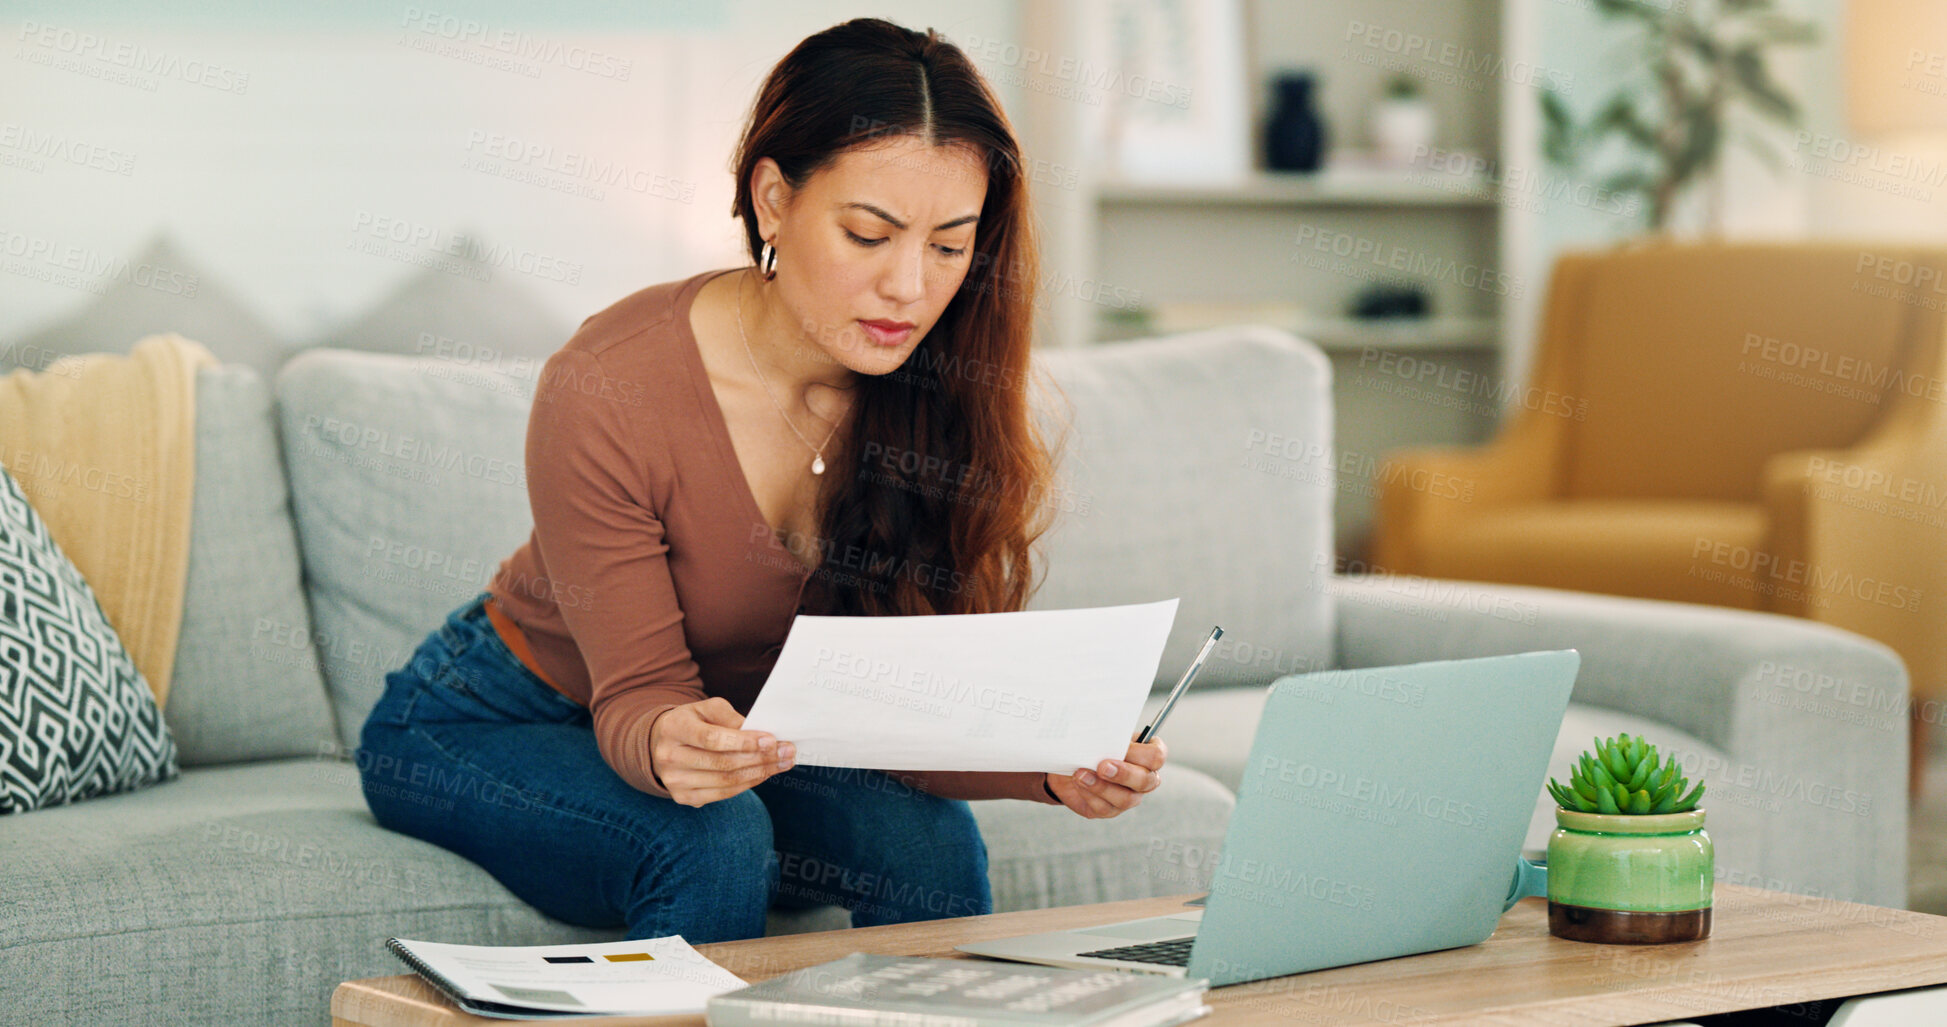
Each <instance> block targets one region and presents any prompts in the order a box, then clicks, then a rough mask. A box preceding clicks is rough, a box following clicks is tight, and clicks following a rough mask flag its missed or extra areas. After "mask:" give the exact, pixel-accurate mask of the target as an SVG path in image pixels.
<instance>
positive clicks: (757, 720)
mask: <svg viewBox="0 0 1947 1027" xmlns="http://www.w3.org/2000/svg"><path fill="white" fill-rule="evenodd" d="M1176 604H1177V601H1176V600H1175V599H1166V600H1162V601H1160V602H1154V603H1138V604H1134V605H1130V606H1099V607H1090V608H1085V609H1079V610H1035V611H1024V612H1019V613H967V614H943V615H939V616H914V617H811V616H803V615H800V616H799V617H797V618H796V619H795V620H793V621H792V622H791V632H790V634H789V635H787V636H785V639H784V648H783V651H781V652H780V653H778V657H777V663H776V664H775V665H774V666H772V668H771V675H770V677H769V678H767V679H765V682H764V688H763V690H762V691H761V692H759V693H758V695H757V701H756V702H755V703H753V704H752V706H751V709H750V714H749V716H747V717H746V718H745V719H744V724H743V727H744V730H746V731H767V732H770V733H771V734H772V735H774V736H775V737H776V738H777V739H778V740H779V741H786V742H791V743H792V744H794V745H796V746H797V750H798V753H797V762H799V763H803V764H808V765H814V766H827V767H869V768H874V769H878V770H988V771H1021V770H1043V771H1049V772H1052V773H1056V774H1071V773H1074V771H1075V769H1076V768H1077V767H1092V766H1094V765H1095V764H1097V763H1099V762H1101V761H1102V760H1103V759H1121V758H1123V757H1124V756H1126V755H1127V754H1128V752H1129V741H1130V739H1131V738H1132V737H1134V735H1135V733H1136V729H1137V727H1138V726H1139V725H1138V724H1137V720H1138V718H1140V717H1141V716H1142V704H1143V700H1144V699H1145V698H1146V697H1147V696H1148V695H1149V690H1150V686H1151V684H1152V683H1153V682H1154V681H1155V679H1156V671H1157V665H1158V663H1159V662H1160V661H1161V660H1162V658H1163V643H1164V642H1165V641H1166V640H1167V639H1168V638H1169V633H1170V625H1171V624H1173V623H1175V621H1176Z"/></svg>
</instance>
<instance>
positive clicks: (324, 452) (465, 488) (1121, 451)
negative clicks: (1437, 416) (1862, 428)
mask: <svg viewBox="0 0 1947 1027" xmlns="http://www.w3.org/2000/svg"><path fill="white" fill-rule="evenodd" d="M1036 360H1037V361H1038V362H1039V366H1042V367H1045V368H1046V370H1047V371H1048V374H1049V376H1050V377H1051V378H1052V379H1053V381H1054V382H1055V383H1056V385H1057V386H1058V387H1059V388H1060V389H1061V390H1062V392H1063V393H1064V394H1065V397H1066V398H1065V400H1058V401H1057V402H1056V403H1054V404H1051V403H1048V402H1045V401H1043V402H1042V406H1041V407H1040V409H1041V410H1042V411H1044V418H1043V423H1044V424H1045V425H1049V426H1050V432H1051V434H1058V433H1060V432H1062V431H1063V430H1065V429H1064V428H1063V427H1061V425H1062V424H1063V423H1065V422H1066V421H1067V418H1068V417H1069V415H1070V414H1072V428H1069V429H1066V430H1068V431H1069V437H1068V443H1067V446H1066V448H1065V449H1064V450H1063V452H1062V454H1061V456H1060V465H1059V470H1060V474H1061V477H1062V482H1061V488H1059V489H1057V490H1056V491H1055V492H1054V493H1053V494H1052V496H1051V499H1050V502H1052V503H1055V504H1057V505H1058V506H1059V507H1060V508H1061V509H1060V513H1059V515H1058V517H1057V519H1056V522H1055V524H1054V527H1053V528H1052V529H1051V530H1050V531H1049V533H1048V534H1047V535H1046V536H1044V541H1043V546H1044V552H1045V553H1046V563H1047V573H1046V577H1045V579H1044V580H1043V582H1042V585H1041V588H1040V589H1039V591H1037V592H1036V593H1035V595H1034V597H1033V598H1032V600H1031V601H1030V602H1029V608H1030V609H1066V608H1071V607H1078V606H1109V605H1119V604H1124V603H1137V602H1146V601H1150V600H1156V599H1167V598H1170V597H1178V598H1180V599H1181V600H1182V602H1181V604H1180V605H1179V606H1178V608H1177V616H1176V623H1175V626H1174V628H1173V630H1172V631H1171V633H1170V640H1169V643H1168V645H1167V646H1166V647H1165V649H1164V653H1163V658H1162V661H1161V663H1160V665H1159V667H1158V669H1157V678H1156V682H1155V683H1156V684H1157V685H1159V686H1166V685H1168V684H1169V683H1171V682H1173V681H1174V680H1175V679H1176V677H1177V675H1178V674H1180V673H1181V672H1182V668H1183V666H1184V665H1185V664H1187V663H1188V662H1189V660H1190V657H1191V656H1192V655H1193V654H1194V653H1195V651H1196V647H1197V646H1198V644H1200V643H1201V642H1202V641H1203V638H1204V636H1205V635H1207V634H1209V631H1210V627H1211V625H1212V624H1221V625H1223V627H1224V630H1225V637H1224V640H1223V641H1222V642H1220V643H1219V645H1218V648H1217V650H1216V651H1215V652H1214V653H1213V654H1212V658H1211V660H1210V662H1209V664H1208V665H1207V666H1206V667H1205V668H1204V671H1203V674H1202V675H1201V676H1200V677H1199V681H1201V682H1202V683H1204V684H1206V685H1218V686H1221V685H1225V684H1242V683H1248V684H1265V683H1268V682H1269V681H1271V680H1272V679H1273V678H1275V677H1278V676H1279V675H1280V674H1284V673H1290V672H1291V671H1293V670H1299V669H1316V668H1322V667H1326V666H1330V665H1331V663H1332V656H1333V653H1332V647H1333V644H1334V640H1335V637H1336V631H1335V627H1334V624H1333V618H1332V613H1333V610H1334V609H1335V601H1334V599H1333V598H1332V596H1331V595H1329V594H1328V592H1327V591H1326V590H1325V589H1324V588H1323V586H1322V582H1323V581H1324V580H1325V574H1326V573H1327V572H1328V571H1329V569H1330V565H1331V555H1330V554H1331V514H1332V480H1333V477H1332V475H1331V473H1329V472H1330V465H1329V460H1327V459H1326V455H1327V454H1328V453H1329V450H1330V444H1331V402H1330V377H1331V371H1330V367H1329V365H1328V364H1327V363H1326V362H1325V359H1324V358H1323V357H1322V356H1321V355H1320V354H1319V352H1318V351H1317V349H1316V348H1314V347H1312V346H1311V345H1309V344H1307V343H1303V342H1300V341H1298V340H1296V339H1293V338H1292V337H1290V336H1289V335H1285V334H1283V333H1280V332H1275V331H1272V330H1270V329H1249V328H1246V329H1228V330H1225V331H1221V332H1204V333H1197V334H1192V335H1184V336H1178V337H1173V338H1169V339H1157V340H1147V341H1141V342H1128V343H1118V344H1116V345H1114V346H1103V347H1100V348H1094V349H1089V350H1085V351H1081V352H1068V351H1047V352H1040V353H1037V354H1036ZM466 370H467V374H465V375H460V374H457V373H456V368H455V366H454V365H453V363H452V362H451V361H448V360H441V359H437V358H424V359H412V358H406V357H400V356H393V355H382V354H365V353H353V352H349V351H344V350H331V349H315V350H308V351H306V352H304V353H302V354H299V355H298V356H296V357H294V358H292V359H291V361H290V362H289V363H287V364H285V365H284V369H283V370H282V371H280V372H279V373H278V376H277V380H276V383H275V390H276V393H277V397H278V404H279V408H280V412H281V414H282V417H283V426H284V446H285V459H286V462H287V463H288V465H289V467H290V478H291V492H292V496H293V501H294V505H295V510H296V515H297V516H296V520H297V525H298V533H299V540H300V543H301V545H302V546H303V551H304V562H305V567H306V570H307V579H306V587H307V589H308V590H309V593H310V596H311V606H312V616H313V618H314V619H315V621H316V624H317V628H318V631H319V633H320V635H321V636H323V637H328V638H330V639H332V640H333V644H334V646H336V647H337V649H338V651H337V652H336V653H334V652H333V651H331V650H330V649H327V650H326V651H325V652H324V672H325V679H326V683H327V684H328V685H329V687H330V690H331V695H332V701H333V704H334V706H335V708H336V709H337V712H338V732H339V735H340V737H341V738H342V739H343V740H344V742H345V744H346V745H347V746H354V745H356V740H357V735H358V730H359V727H360V726H361V724H362V723H363V720H364V717H365V714H366V713H367V712H368V711H369V710H370V709H371V706H372V704H373V703H374V702H376V701H377V700H378V696H379V692H380V691H381V686H382V684H383V681H384V675H385V672H386V671H387V670H390V669H393V668H395V667H397V666H400V665H402V664H403V663H404V662H405V659H406V657H407V656H408V655H410V654H411V652H412V651H413V649H414V648H416V647H417V646H418V644H419V642H420V641H421V639H423V638H424V636H425V634H426V632H428V631H431V630H432V629H433V628H434V627H436V626H437V625H438V624H439V622H440V620H441V619H442V618H443V617H444V615H445V614H446V612H447V611H449V610H450V609H451V608H452V607H453V606H456V605H458V604H459V603H460V602H463V601H464V600H466V599H468V598H470V597H471V596H472V595H473V594H474V593H475V592H477V591H479V590H480V589H482V588H484V587H486V584H487V581H488V580H489V579H490V578H491V577H492V575H493V572H494V570H495V569H496V568H497V567H498V566H499V564H500V562H501V561H502V560H503V559H505V558H506V557H507V555H508V554H509V553H511V552H513V550H514V549H515V548H516V547H517V546H519V545H520V544H521V543H522V542H524V541H525V540H526V538H527V535H528V533H529V531H530V530H531V529H532V526H533V514H532V512H531V511H530V509H529V508H528V505H527V498H526V478H527V476H526V466H525V461H524V458H523V453H524V451H525V440H526V429H527V413H528V407H529V404H530V400H529V399H528V398H527V397H528V393H527V391H525V389H524V385H525V383H524V382H523V381H522V380H521V379H520V378H519V376H518V375H517V374H515V373H512V372H511V371H509V372H503V371H499V370H496V369H494V368H490V367H477V368H468V369H466ZM1057 407H1059V408H1057ZM1321 468H1322V470H1321ZM1239 539H1249V540H1250V542H1249V544H1240V543H1239V542H1238V540H1239Z"/></svg>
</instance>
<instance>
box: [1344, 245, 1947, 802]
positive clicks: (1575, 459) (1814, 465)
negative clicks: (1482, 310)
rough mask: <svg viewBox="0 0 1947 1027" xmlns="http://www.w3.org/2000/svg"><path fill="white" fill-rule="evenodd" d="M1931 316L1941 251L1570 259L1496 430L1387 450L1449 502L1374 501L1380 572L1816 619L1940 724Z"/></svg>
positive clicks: (1810, 249) (1939, 327) (1398, 478)
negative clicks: (1875, 648)
mask: <svg viewBox="0 0 1947 1027" xmlns="http://www.w3.org/2000/svg"><path fill="white" fill-rule="evenodd" d="M1944 310H1947V250H1932V249H1922V248H1916V247H1884V246H1875V245H1872V244H1851V245H1846V244H1836V243H1821V244H1789V245H1788V244H1721V243H1719V244H1675V243H1650V244H1638V245H1634V246H1625V247H1619V248H1616V249H1613V250H1607V251H1601V252H1594V251H1589V252H1575V253H1569V254H1566V255H1564V256H1562V257H1560V258H1559V260H1558V261H1557V263H1556V265H1555V267H1554V271H1553V275H1552V278H1551V280H1550V283H1549V292H1548V295H1547V298H1546V301H1545V309H1544V312H1543V315H1542V318H1543V320H1542V328H1541V334H1540V341H1539V345H1538V349H1537V353H1536V361H1535V365H1534V372H1533V376H1532V378H1531V380H1530V382H1529V383H1528V384H1527V385H1526V386H1525V387H1524V388H1523V389H1522V390H1521V391H1519V392H1517V393H1513V394H1512V398H1513V402H1512V403H1511V405H1510V411H1511V412H1510V415H1509V417H1508V420H1507V421H1506V422H1505V424H1504V426H1503V428H1502V430H1501V431H1500V432H1499V434H1498V435H1497V437H1495V438H1494V439H1493V440H1492V441H1491V442H1490V443H1489V444H1488V445H1486V446H1483V447H1480V448H1477V449H1471V450H1456V449H1419V450H1409V451H1405V452H1400V453H1393V454H1390V455H1389V457H1388V459H1389V461H1390V462H1391V463H1392V465H1393V466H1394V467H1396V468H1398V469H1400V470H1401V472H1402V473H1399V474H1392V475H1388V480H1389V481H1391V482H1395V483H1401V484H1405V483H1411V482H1413V481H1424V480H1450V479H1451V480H1457V481H1459V482H1460V483H1461V484H1462V487H1461V488H1458V489H1442V490H1430V491H1414V490H1412V489H1410V488H1401V487H1398V485H1394V486H1388V487H1386V488H1384V489H1383V490H1382V492H1381V494H1380V496H1379V501H1378V509H1377V516H1376V524H1375V529H1374V536H1373V542H1372V554H1371V555H1372V561H1373V563H1374V564H1375V565H1377V566H1378V567H1379V568H1382V569H1384V570H1386V571H1390V572H1394V573H1405V574H1417V575H1425V576H1428V577H1439V578H1462V579H1472V580H1477V581H1490V582H1502V583H1511V584H1527V585H1542V586H1550V587H1555V588H1565V589H1574V590H1578V591H1589V592H1603V593H1610V594H1614V595H1625V596H1639V597H1644V598H1652V599H1666V600H1676V601H1681V602H1693V603H1707V604H1711V605H1717V606H1729V607H1738V608H1742V609H1749V610H1764V611H1771V612H1778V613H1786V614H1792V615H1796V616H1802V617H1809V618H1812V619H1816V620H1820V621H1824V622H1827V623H1830V624H1834V625H1837V626H1840V627H1843V628H1848V629H1850V630H1853V631H1857V632H1859V633H1860V634H1863V635H1866V636H1867V637H1869V638H1873V639H1876V640H1878V641H1880V642H1883V643H1885V644H1886V645H1888V646H1890V647H1892V648H1893V649H1894V650H1895V651H1896V652H1898V653H1899V654H1900V656H1901V657H1902V658H1903V659H1904V660H1905V662H1906V664H1907V668H1908V672H1909V674H1910V676H1911V678H1912V688H1913V699H1912V701H1913V702H1914V703H1915V704H1917V705H1916V707H1915V712H1916V713H1918V714H1920V715H1921V717H1922V719H1923V720H1924V719H1925V718H1926V717H1927V716H1928V711H1929V710H1933V712H1934V713H1940V712H1947V706H1943V705H1942V704H1943V703H1947V653H1944V651H1943V647H1944V646H1947V612H1943V611H1947V379H1943V366H1942V351H1943V348H1944V347H1947V314H1944V313H1943V311H1944ZM1419 471H1432V472H1438V473H1440V474H1444V475H1447V476H1449V479H1433V478H1429V477H1428V476H1427V475H1423V474H1417V473H1416V472H1419ZM1789 672H1790V670H1789V668H1785V669H1781V671H1780V673H1781V674H1788V673H1789ZM1784 684H1785V685H1787V686H1793V687H1795V686H1796V684H1797V683H1796V682H1784ZM1825 684H1829V685H1831V688H1829V689H1828V688H1824V687H1823V686H1821V684H1820V683H1816V682H1815V683H1812V685H1811V686H1809V687H1807V688H1804V689H1800V691H1803V692H1808V693H1811V696H1812V697H1815V698H1816V697H1818V696H1821V695H1825V696H1827V697H1828V698H1829V697H1830V695H1829V693H1830V692H1832V691H1835V690H1837V689H1841V688H1843V687H1844V683H1825ZM1843 701H1845V702H1847V703H1850V704H1852V705H1854V706H1860V707H1862V709H1863V710H1864V711H1865V712H1866V713H1867V714H1869V715H1877V716H1886V715H1888V714H1893V715H1900V714H1901V713H1902V712H1903V710H1901V709H1898V708H1894V709H1874V708H1873V707H1874V705H1875V704H1874V702H1873V700H1872V698H1871V697H1857V696H1854V697H1848V698H1846V699H1844V700H1843ZM1904 704H1905V699H1904V698H1902V697H1894V698H1892V699H1890V700H1889V701H1888V702H1887V703H1884V704H1880V705H1886V706H1892V707H1903V706H1904ZM1848 708H1850V707H1848ZM1934 719H1938V718H1937V717H1936V718H1934ZM1919 724H1920V721H1916V729H1917V728H1918V726H1919ZM1916 764H1917V761H1916Z"/></svg>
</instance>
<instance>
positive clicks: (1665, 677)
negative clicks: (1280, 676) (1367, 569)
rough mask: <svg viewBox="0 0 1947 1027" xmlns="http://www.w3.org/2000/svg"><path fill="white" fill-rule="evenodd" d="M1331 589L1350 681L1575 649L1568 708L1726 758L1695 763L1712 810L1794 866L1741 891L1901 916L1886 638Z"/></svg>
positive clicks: (1439, 594)
mask: <svg viewBox="0 0 1947 1027" xmlns="http://www.w3.org/2000/svg"><path fill="white" fill-rule="evenodd" d="M1326 587H1328V588H1330V589H1331V590H1332V591H1333V592H1334V593H1335V595H1336V598H1337V604H1336V605H1337V613H1338V624H1339V634H1338V647H1339V661H1340V663H1341V665H1343V666H1346V667H1372V666H1387V665H1392V664H1402V663H1418V662H1422V661H1427V660H1443V659H1458V658H1463V657H1470V656H1488V655H1495V654H1500V653H1512V652H1524V651H1529V650H1536V649H1576V650H1579V651H1580V652H1581V654H1582V669H1581V672H1580V673H1579V675H1578V676H1577V679H1576V683H1575V693H1574V698H1575V701H1577V702H1580V703H1585V704H1589V705H1593V706H1602V707H1607V708H1609V709H1613V710H1619V711H1622V712H1624V713H1630V714H1635V715H1637V716H1642V717H1648V718H1653V719H1655V720H1658V721H1661V722H1663V723H1666V724H1669V725H1671V726H1672V727H1674V728H1677V729H1679V730H1682V731H1685V732H1688V733H1689V734H1691V735H1694V736H1696V737H1697V738H1699V739H1701V740H1702V741H1704V742H1705V743H1707V744H1709V745H1712V746H1715V747H1717V748H1718V749H1719V750H1721V751H1722V752H1723V753H1724V754H1725V756H1726V757H1727V759H1719V758H1716V757H1708V758H1704V759H1703V763H1702V765H1698V764H1696V763H1693V764H1692V765H1691V766H1689V767H1688V769H1689V770H1690V771H1691V774H1692V777H1693V778H1694V779H1700V780H1702V781H1704V782H1705V784H1706V785H1707V786H1708V787H1707V789H1706V803H1707V805H1710V806H1717V807H1723V806H1725V805H1727V804H1734V805H1736V806H1738V807H1739V808H1738V809H1737V810H1734V811H1731V812H1732V814H1734V815H1733V816H1731V817H1729V819H1735V820H1742V819H1746V818H1747V817H1748V818H1749V819H1750V820H1752V824H1751V825H1750V826H1751V827H1752V829H1753V830H1754V831H1755V837H1754V838H1753V839H1752V841H1751V844H1753V845H1755V846H1758V847H1760V849H1759V851H1761V852H1763V853H1765V854H1766V858H1767V859H1769V858H1770V854H1771V853H1773V852H1777V853H1795V854H1799V855H1800V856H1801V858H1799V859H1796V860H1791V861H1787V862H1784V863H1779V864H1774V865H1781V866H1789V867H1790V868H1791V869H1790V876H1788V877H1785V878H1776V879H1770V880H1763V881H1746V882H1743V883H1755V884H1760V885H1763V886H1768V887H1774V888H1779V889H1781V890H1785V891H1792V892H1798V893H1803V894H1818V895H1825V896H1831V897H1842V898H1849V899H1851V900H1854V901H1862V902H1867V903H1874V904H1879V905H1890V906H1902V905H1904V904H1905V901H1906V822H1907V790H1906V768H1907V739H1908V734H1907V706H1908V702H1909V699H1908V683H1907V673H1906V668H1905V666H1904V665H1903V664H1902V663H1901V662H1900V659H1899V657H1898V656H1897V655H1895V654H1894V653H1893V651H1892V650H1890V649H1888V648H1886V647H1885V646H1883V645H1881V644H1879V643H1878V642H1874V641H1872V640H1870V639H1867V638H1864V637H1862V636H1859V635H1855V634H1853V633H1851V632H1848V631H1843V630H1840V629H1837V628H1833V627H1830V626H1827V625H1823V624H1817V623H1813V622H1810V621H1805V620H1800V619H1797V618H1791V617H1783V616H1778V615H1776V614H1767V613H1751V612H1748V611H1741V610H1728V609H1720V608H1717V607H1707V606H1696V605H1691V604H1685V603H1666V602H1657V601H1653V600H1647V599H1626V598H1620V597H1614V596H1598V595H1591V594H1587V593H1578V592H1565V591H1559V590H1554V589H1540V588H1522V587H1515V586H1504V585H1484V584H1477V583H1473V582H1457V581H1440V580H1434V579H1427V578H1411V577H1404V576H1384V577H1371V578H1334V579H1332V580H1331V581H1330V583H1329V584H1328V585H1327V586H1326ZM1672 755H1676V756H1679V757H1681V756H1682V755H1683V754H1681V753H1673V754H1672ZM1717 763H1726V764H1727V765H1724V766H1717V765H1715V764H1717ZM1557 769H1559V768H1557ZM1821 844H1824V845H1827V846H1831V847H1832V849H1833V851H1829V852H1820V851H1819V846H1821ZM1808 853H1809V854H1810V855H1812V856H1814V857H1816V858H1809V859H1808V858H1802V857H1803V856H1804V855H1806V854H1808Z"/></svg>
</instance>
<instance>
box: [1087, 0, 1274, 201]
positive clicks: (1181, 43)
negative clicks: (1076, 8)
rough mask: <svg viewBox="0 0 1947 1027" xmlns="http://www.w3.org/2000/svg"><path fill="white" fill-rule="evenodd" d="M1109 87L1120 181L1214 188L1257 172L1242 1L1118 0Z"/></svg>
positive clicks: (1111, 145)
mask: <svg viewBox="0 0 1947 1027" xmlns="http://www.w3.org/2000/svg"><path fill="white" fill-rule="evenodd" d="M1107 6H1108V13H1109V20H1108V25H1107V31H1108V32H1109V34H1110V38H1109V40H1108V43H1107V46H1106V48H1105V49H1106V50H1107V52H1108V54H1109V59H1110V61H1111V62H1112V64H1111V68H1110V71H1109V75H1108V76H1107V77H1106V80H1105V82H1104V84H1105V85H1107V86H1109V87H1110V88H1109V89H1107V90H1105V92H1106V93H1107V100H1106V103H1105V106H1107V108H1108V110H1107V111H1106V115H1107V138H1106V140H1105V142H1106V144H1107V146H1106V149H1107V152H1108V154H1109V157H1110V162H1111V165H1112V170H1113V173H1114V175H1115V176H1116V177H1117V178H1121V179H1123V180H1126V181H1137V182H1173V183H1207V182H1222V181H1230V180H1234V179H1238V178H1242V177H1244V176H1245V175H1246V174H1248V173H1249V172H1250V169H1251V136H1250V94H1249V92H1248V89H1247V82H1246V76H1247V71H1246V68H1247V65H1248V63H1249V62H1248V59H1247V54H1246V53H1245V49H1244V24H1243V22H1244V15H1243V10H1242V0H1110V2H1109V4H1108V5H1107Z"/></svg>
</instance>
